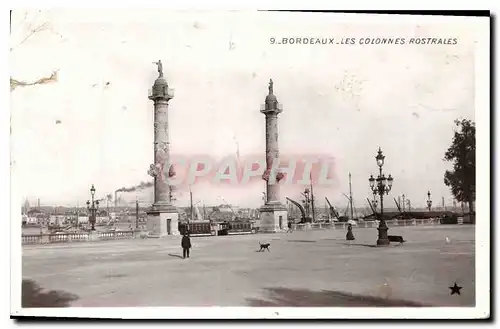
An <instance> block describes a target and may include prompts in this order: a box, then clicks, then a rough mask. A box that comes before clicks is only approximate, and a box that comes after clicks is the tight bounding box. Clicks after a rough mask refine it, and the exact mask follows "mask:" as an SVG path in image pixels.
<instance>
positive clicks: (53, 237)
mask: <svg viewBox="0 0 500 329" xmlns="http://www.w3.org/2000/svg"><path fill="white" fill-rule="evenodd" d="M134 237H136V233H135V232H134V231H114V232H96V233H94V235H92V233H89V232H67V233H56V234H50V233H49V234H23V235H22V244H23V245H30V244H49V243H65V242H66V243H68V242H86V241H93V240H100V241H102V240H117V239H131V238H134Z"/></svg>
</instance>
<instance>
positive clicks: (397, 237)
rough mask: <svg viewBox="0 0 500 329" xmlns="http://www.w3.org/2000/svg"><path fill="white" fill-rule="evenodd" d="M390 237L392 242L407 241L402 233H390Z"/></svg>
mask: <svg viewBox="0 0 500 329" xmlns="http://www.w3.org/2000/svg"><path fill="white" fill-rule="evenodd" d="M388 238H389V241H391V242H399V243H404V242H406V240H404V239H403V237H402V236H401V235H389V236H388Z"/></svg>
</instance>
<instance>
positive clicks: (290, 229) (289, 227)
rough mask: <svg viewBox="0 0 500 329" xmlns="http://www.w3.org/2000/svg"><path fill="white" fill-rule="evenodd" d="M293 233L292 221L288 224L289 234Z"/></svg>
mask: <svg viewBox="0 0 500 329" xmlns="http://www.w3.org/2000/svg"><path fill="white" fill-rule="evenodd" d="M290 232H292V221H289V222H288V233H290Z"/></svg>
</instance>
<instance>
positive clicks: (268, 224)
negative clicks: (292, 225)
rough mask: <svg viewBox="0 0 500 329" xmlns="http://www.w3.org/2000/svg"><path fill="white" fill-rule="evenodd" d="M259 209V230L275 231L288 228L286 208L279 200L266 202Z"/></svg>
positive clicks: (283, 230) (264, 231) (282, 230)
mask: <svg viewBox="0 0 500 329" xmlns="http://www.w3.org/2000/svg"><path fill="white" fill-rule="evenodd" d="M259 211H260V228H259V232H262V233H276V232H285V231H286V230H288V222H287V218H288V216H287V209H286V207H285V206H284V205H283V204H281V202H273V203H271V202H269V203H266V204H265V205H263V206H262V207H261V208H260V209H259Z"/></svg>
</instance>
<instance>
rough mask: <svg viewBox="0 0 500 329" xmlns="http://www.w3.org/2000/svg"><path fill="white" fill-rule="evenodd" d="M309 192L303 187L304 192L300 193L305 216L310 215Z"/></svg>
mask: <svg viewBox="0 0 500 329" xmlns="http://www.w3.org/2000/svg"><path fill="white" fill-rule="evenodd" d="M309 193H310V192H309V189H308V188H307V187H306V188H305V189H304V193H302V195H303V196H304V200H303V201H302V203H303V204H304V208H305V210H306V216H307V218H309V216H310V211H309V204H310V202H311V199H310V197H309Z"/></svg>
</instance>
